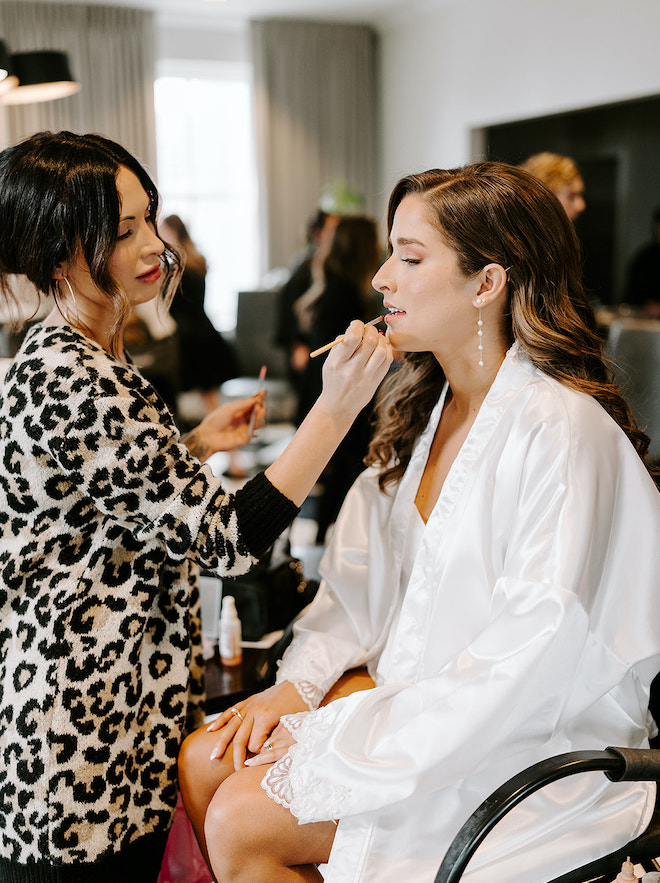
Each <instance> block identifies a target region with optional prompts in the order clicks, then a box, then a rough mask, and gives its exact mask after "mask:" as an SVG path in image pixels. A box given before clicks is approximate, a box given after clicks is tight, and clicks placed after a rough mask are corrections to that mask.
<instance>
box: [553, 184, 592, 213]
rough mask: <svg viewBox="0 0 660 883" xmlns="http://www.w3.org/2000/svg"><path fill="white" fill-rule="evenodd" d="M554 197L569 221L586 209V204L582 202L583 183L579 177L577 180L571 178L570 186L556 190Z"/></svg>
mask: <svg viewBox="0 0 660 883" xmlns="http://www.w3.org/2000/svg"><path fill="white" fill-rule="evenodd" d="M555 195H556V196H557V199H558V200H559V202H561V204H562V205H563V206H564V208H565V210H566V214H567V215H568V217H569V219H570V220H571V221H574V220H575V219H576V218H577V216H578V215H581V214H582V212H583V211H584V210H585V208H586V207H587V203H586V202H585V201H584V181H583V180H582V178H581V177H580V176H579V175H578V176H577V178H573V180H572V181H571V182H570V184H566V185H565V186H564V187H561V188H560V189H559V190H556V191H555Z"/></svg>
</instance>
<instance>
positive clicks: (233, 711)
mask: <svg viewBox="0 0 660 883" xmlns="http://www.w3.org/2000/svg"><path fill="white" fill-rule="evenodd" d="M229 710H230V711H231V713H232V714H235V715H236V717H240V719H241V721H244V720H245V718H244V717H243V715H242V714H241V713H240V711H239V710H238V708H230V709H229Z"/></svg>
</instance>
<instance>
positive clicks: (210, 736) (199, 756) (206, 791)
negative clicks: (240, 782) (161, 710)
mask: <svg viewBox="0 0 660 883" xmlns="http://www.w3.org/2000/svg"><path fill="white" fill-rule="evenodd" d="M217 741H218V734H217V733H208V732H207V731H206V727H201V728H200V729H198V730H195V732H194V733H191V734H190V736H188V737H187V739H185V740H184V743H183V745H182V746H181V751H180V752H179V788H180V789H181V798H182V800H183V805H184V807H185V809H186V812H187V814H188V818H189V819H190V821H191V823H192V826H193V830H194V832H195V836H196V837H197V842H198V843H199V848H200V849H201V851H202V854H203V856H204V858H205V859H206V862H207V864H208V862H209V857H208V852H207V849H206V839H205V837H204V819H205V817H206V810H207V809H208V806H209V803H210V802H211V799H212V798H213V795H214V794H215V792H216V791H217V790H218V787H219V785H220V784H221V783H222V782H224V780H225V779H226V778H227V776H229V775H231V774H232V773H233V772H234V762H233V758H232V753H231V748H229V749H228V750H227V751H226V752H225V754H224V755H223V756H222V757H220V758H218V759H217V760H210V755H211V751H212V750H213V747H214V745H215V743H216V742H217Z"/></svg>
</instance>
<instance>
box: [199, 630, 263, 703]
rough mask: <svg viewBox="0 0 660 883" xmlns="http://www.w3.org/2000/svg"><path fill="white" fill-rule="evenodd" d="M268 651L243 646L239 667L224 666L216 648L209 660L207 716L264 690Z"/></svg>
mask: <svg viewBox="0 0 660 883" xmlns="http://www.w3.org/2000/svg"><path fill="white" fill-rule="evenodd" d="M268 653H269V650H268V649H264V648H261V647H260V648H257V647H244V648H243V660H242V662H241V664H240V665H224V664H223V663H222V661H221V659H220V655H219V653H218V647H217V645H216V646H214V648H213V655H212V656H211V657H210V658H209V659H207V660H206V669H205V678H206V713H207V714H217V713H218V712H220V711H224V710H225V709H226V708H230V707H231V706H232V705H235V704H236V703H237V702H240V701H241V699H245V698H247V697H248V696H251V695H252V694H253V693H256V692H257V691H258V690H261V689H263V683H262V681H263V676H264V675H265V673H266V668H267V665H268Z"/></svg>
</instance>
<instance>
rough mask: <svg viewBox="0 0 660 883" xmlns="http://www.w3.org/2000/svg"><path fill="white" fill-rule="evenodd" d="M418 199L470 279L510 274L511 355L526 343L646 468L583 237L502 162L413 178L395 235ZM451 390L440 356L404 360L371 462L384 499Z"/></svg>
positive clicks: (389, 389) (378, 423)
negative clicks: (498, 271) (595, 299)
mask: <svg viewBox="0 0 660 883" xmlns="http://www.w3.org/2000/svg"><path fill="white" fill-rule="evenodd" d="M409 194H416V195H418V196H421V197H422V199H423V200H424V202H425V203H426V205H427V207H428V215H429V219H430V220H431V223H433V224H434V225H435V226H436V228H437V229H438V231H439V232H440V233H441V234H442V236H443V238H444V240H445V241H446V242H447V244H448V245H449V246H450V247H451V248H453V249H454V251H455V252H456V255H457V260H458V266H459V269H460V270H461V271H462V272H463V273H464V275H465V276H466V277H470V276H473V275H475V274H476V273H478V272H479V271H480V270H481V269H482V268H483V267H484V266H485V265H486V264H490V263H496V264H500V265H501V266H502V267H510V268H511V269H510V270H509V273H508V290H509V295H508V298H509V299H508V308H507V309H506V310H505V312H504V316H503V321H504V323H505V327H504V328H503V331H504V335H505V339H506V340H507V341H508V343H509V345H511V344H512V343H513V342H514V341H515V340H517V341H519V342H520V345H521V347H522V348H523V349H524V351H525V352H526V353H527V355H528V356H529V358H530V359H531V361H532V362H533V363H534V365H536V366H537V367H538V368H540V369H541V370H542V371H543V372H545V373H546V374H548V375H549V376H550V377H553V378H555V379H556V380H558V381H560V382H561V383H563V384H565V385H566V386H569V387H571V388H572V389H576V390H579V391H580V392H583V393H586V394H588V395H590V396H593V398H595V399H596V400H597V401H598V402H599V403H600V404H601V405H602V406H603V408H605V410H606V411H607V412H608V414H610V415H611V416H612V417H613V418H614V420H616V422H617V423H618V424H619V425H620V426H621V428H622V429H623V431H624V432H625V433H626V435H627V436H628V437H629V439H630V441H631V442H632V444H633V445H634V447H635V449H636V450H637V452H638V454H639V455H640V457H642V458H643V457H644V455H645V453H646V451H647V449H648V445H649V439H648V436H646V434H645V433H644V432H642V431H641V430H640V429H639V428H638V427H637V425H636V422H635V419H634V417H633V415H632V413H631V411H630V409H629V407H628V405H627V404H626V402H625V400H624V399H623V397H622V395H621V393H620V392H619V389H618V387H617V386H616V385H615V384H614V382H613V374H612V371H611V369H610V368H609V367H608V365H607V364H606V362H605V357H604V355H603V351H602V346H601V341H600V338H599V336H598V333H597V330H596V319H595V316H594V312H593V308H592V306H591V304H590V302H589V299H588V297H587V295H586V294H585V291H584V288H583V285H582V268H581V262H580V253H579V246H578V241H577V237H576V234H575V230H574V228H573V225H572V224H571V222H570V221H569V219H568V217H567V215H566V212H565V211H564V209H563V208H562V206H561V204H560V202H559V201H558V199H557V197H556V196H555V195H554V194H553V193H552V191H550V190H549V189H548V187H546V185H545V184H543V183H542V182H541V181H539V180H538V179H536V178H534V177H533V176H532V175H530V174H529V173H528V172H526V171H524V170H523V169H521V168H519V167H515V166H510V165H506V164H504V163H496V162H481V163H474V164H472V165H468V166H465V167H463V168H458V169H432V170H430V171H427V172H422V173H421V174H417V175H408V176H407V177H405V178H402V179H401V180H400V181H399V182H398V183H397V184H396V186H395V187H394V190H393V191H392V195H391V196H390V201H389V206H388V212H387V224H388V235H389V233H391V230H392V223H393V221H394V214H395V212H396V210H397V208H398V206H399V204H400V203H401V201H402V200H403V199H404V198H405V197H406V196H408V195H409ZM390 248H391V246H390ZM444 381H445V377H444V374H443V371H442V369H441V367H440V365H439V364H438V362H437V360H436V359H435V357H434V356H433V355H431V354H430V353H405V354H403V355H402V357H401V361H400V363H399V367H398V368H397V370H395V371H393V372H392V373H391V374H390V376H389V377H388V378H387V379H386V381H385V382H384V383H383V385H382V387H381V390H380V391H379V396H378V400H377V404H376V409H375V427H376V428H375V433H374V437H373V441H372V443H371V445H370V448H369V452H368V455H367V458H366V462H367V463H369V464H371V465H376V466H379V467H380V486H381V489H384V488H385V487H386V486H387V485H388V484H390V483H392V482H395V481H398V480H399V479H400V478H401V476H402V475H403V473H404V471H405V469H406V467H407V465H408V463H409V461H410V456H411V454H412V449H413V445H414V443H415V440H416V439H417V437H418V436H419V434H420V432H421V431H422V429H423V428H424V425H425V423H426V421H427V420H428V415H429V413H430V411H431V409H432V408H433V406H434V405H435V403H436V402H437V400H438V396H439V395H440V392H441V390H442V386H443V384H444Z"/></svg>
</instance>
